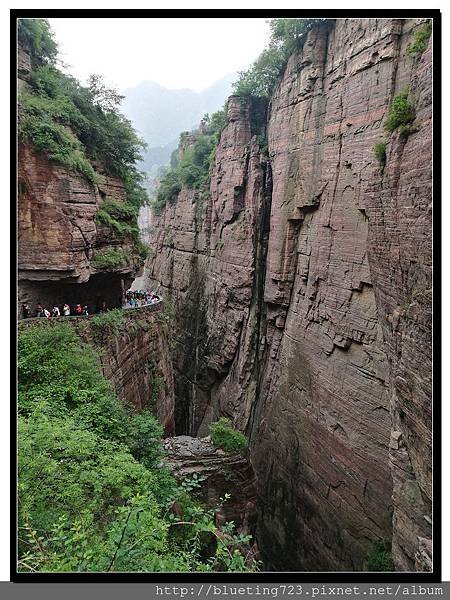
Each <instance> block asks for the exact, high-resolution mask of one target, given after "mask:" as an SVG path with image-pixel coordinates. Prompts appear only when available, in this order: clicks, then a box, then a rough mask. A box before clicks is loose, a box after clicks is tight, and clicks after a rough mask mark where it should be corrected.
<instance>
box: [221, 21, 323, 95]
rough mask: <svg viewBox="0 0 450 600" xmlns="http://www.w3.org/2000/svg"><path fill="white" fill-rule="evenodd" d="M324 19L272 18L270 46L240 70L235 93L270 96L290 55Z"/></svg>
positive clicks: (235, 84)
mask: <svg viewBox="0 0 450 600" xmlns="http://www.w3.org/2000/svg"><path fill="white" fill-rule="evenodd" d="M324 20H325V19H271V21H270V41H269V45H268V47H267V48H265V49H264V50H263V51H262V52H261V54H260V55H259V57H258V58H257V59H256V60H255V62H254V63H253V65H252V66H251V67H250V68H249V69H247V70H246V71H241V72H240V73H239V79H238V80H237V81H236V82H235V83H234V85H233V88H234V92H235V94H237V95H238V96H258V97H267V96H270V95H271V93H272V90H273V88H274V87H275V84H276V82H277V81H278V79H279V77H280V75H281V73H282V72H283V70H284V68H285V66H286V64H287V61H288V59H289V57H290V55H291V54H292V53H293V52H295V51H296V50H298V49H300V48H301V47H302V46H303V44H304V42H305V39H306V34H307V33H308V31H310V30H311V29H312V28H313V27H314V26H315V25H319V24H320V23H322V22H323V21H324Z"/></svg>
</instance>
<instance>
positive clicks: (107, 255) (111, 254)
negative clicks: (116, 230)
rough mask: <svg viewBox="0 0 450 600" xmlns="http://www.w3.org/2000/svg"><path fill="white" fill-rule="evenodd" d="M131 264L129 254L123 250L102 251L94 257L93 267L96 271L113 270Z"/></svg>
mask: <svg viewBox="0 0 450 600" xmlns="http://www.w3.org/2000/svg"><path fill="white" fill-rule="evenodd" d="M129 262H130V256H129V254H128V252H126V251H125V250H123V249H122V248H110V249H108V250H100V251H99V252H96V253H95V254H94V256H93V257H92V265H93V266H94V267H95V268H96V269H105V270H113V269H117V268H119V267H123V266H125V265H126V264H128V263H129Z"/></svg>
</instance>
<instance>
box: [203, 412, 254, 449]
mask: <svg viewBox="0 0 450 600" xmlns="http://www.w3.org/2000/svg"><path fill="white" fill-rule="evenodd" d="M209 432H210V435H211V440H212V441H213V443H214V444H215V445H216V446H219V448H222V449H223V450H225V451H226V452H244V451H245V449H246V448H247V438H246V437H245V435H244V434H242V433H241V432H240V431H237V430H236V429H233V427H232V426H231V421H230V419H227V418H226V417H221V418H220V419H219V420H218V421H215V422H214V423H211V424H210V426H209Z"/></svg>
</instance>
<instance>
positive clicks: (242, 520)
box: [163, 435, 256, 534]
mask: <svg viewBox="0 0 450 600" xmlns="http://www.w3.org/2000/svg"><path fill="white" fill-rule="evenodd" d="M163 446H164V449H165V451H166V452H167V455H166V457H165V462H166V463H167V465H168V467H169V468H170V469H171V471H172V472H173V474H174V475H175V477H176V478H177V479H179V480H181V481H182V480H183V479H184V478H192V477H193V476H194V475H195V476H196V477H197V480H198V481H199V487H198V489H197V490H196V491H195V492H194V493H196V494H197V495H198V497H199V498H200V499H201V500H202V502H204V503H205V505H206V506H208V507H210V508H215V507H218V506H219V505H221V508H220V509H219V511H218V513H217V514H216V521H217V522H218V524H223V523H224V522H225V521H233V522H234V524H235V526H236V529H237V530H238V531H239V532H241V533H250V534H253V533H254V531H255V525H256V486H255V475H254V472H253V469H252V467H251V464H250V463H249V461H248V459H247V457H246V456H243V455H241V454H229V453H227V452H224V451H223V450H221V449H220V448H217V446H215V445H214V444H213V443H212V442H211V441H210V438H209V437H206V438H197V437H191V436H188V435H180V436H176V437H171V438H166V439H165V440H164V444H163ZM226 494H227V495H229V496H230V498H229V499H228V500H226V501H225V502H223V499H224V498H225V495H226Z"/></svg>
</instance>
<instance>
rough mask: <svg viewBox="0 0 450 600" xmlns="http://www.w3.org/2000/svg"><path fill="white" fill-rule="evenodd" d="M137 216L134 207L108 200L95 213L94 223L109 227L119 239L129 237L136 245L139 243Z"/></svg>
mask: <svg viewBox="0 0 450 600" xmlns="http://www.w3.org/2000/svg"><path fill="white" fill-rule="evenodd" d="M137 216H138V210H137V209H136V207H134V206H132V205H130V204H128V203H125V202H118V201H116V200H108V201H107V202H104V203H103V204H102V205H101V207H100V208H99V210H98V211H97V214H96V215H95V221H96V222H97V223H98V224H101V225H106V226H107V227H110V228H111V229H112V230H113V231H114V232H115V233H116V234H117V235H118V236H119V237H121V238H124V237H131V238H132V239H133V240H134V241H135V242H136V243H137V242H138V241H139V227H138V224H137Z"/></svg>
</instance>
